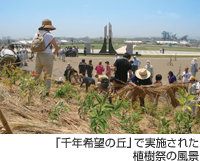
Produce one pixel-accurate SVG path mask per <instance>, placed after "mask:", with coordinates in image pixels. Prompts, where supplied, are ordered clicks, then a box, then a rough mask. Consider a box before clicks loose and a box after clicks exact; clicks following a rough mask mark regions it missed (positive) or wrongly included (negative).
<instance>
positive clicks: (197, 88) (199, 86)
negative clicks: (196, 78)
mask: <svg viewBox="0 0 200 161" xmlns="http://www.w3.org/2000/svg"><path fill="white" fill-rule="evenodd" d="M196 90H200V82H197V84H196Z"/></svg>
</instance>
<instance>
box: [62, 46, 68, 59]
mask: <svg viewBox="0 0 200 161" xmlns="http://www.w3.org/2000/svg"><path fill="white" fill-rule="evenodd" d="M66 52H67V48H66ZM61 56H62V62H65V57H66V54H65V51H64V49H63V51H62V53H61Z"/></svg>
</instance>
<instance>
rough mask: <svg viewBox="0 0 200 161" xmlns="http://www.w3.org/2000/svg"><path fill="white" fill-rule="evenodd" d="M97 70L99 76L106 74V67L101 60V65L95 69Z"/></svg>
mask: <svg viewBox="0 0 200 161" xmlns="http://www.w3.org/2000/svg"><path fill="white" fill-rule="evenodd" d="M95 70H96V71H97V74H98V75H102V73H103V72H104V70H105V69H104V67H103V65H102V61H101V60H99V65H97V66H96V67H95Z"/></svg>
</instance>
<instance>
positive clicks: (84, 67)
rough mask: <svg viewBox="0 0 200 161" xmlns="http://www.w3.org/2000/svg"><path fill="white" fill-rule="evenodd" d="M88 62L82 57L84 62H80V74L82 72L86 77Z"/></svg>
mask: <svg viewBox="0 0 200 161" xmlns="http://www.w3.org/2000/svg"><path fill="white" fill-rule="evenodd" d="M86 65H87V64H86V63H85V59H82V62H80V64H79V74H82V75H83V76H84V77H85V73H86Z"/></svg>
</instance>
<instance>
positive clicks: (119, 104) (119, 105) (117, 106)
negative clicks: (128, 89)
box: [115, 101, 123, 110]
mask: <svg viewBox="0 0 200 161" xmlns="http://www.w3.org/2000/svg"><path fill="white" fill-rule="evenodd" d="M122 103H123V102H122V101H120V102H119V103H118V104H117V105H116V108H115V109H116V110H118V109H119V108H120V107H121V105H122Z"/></svg>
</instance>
